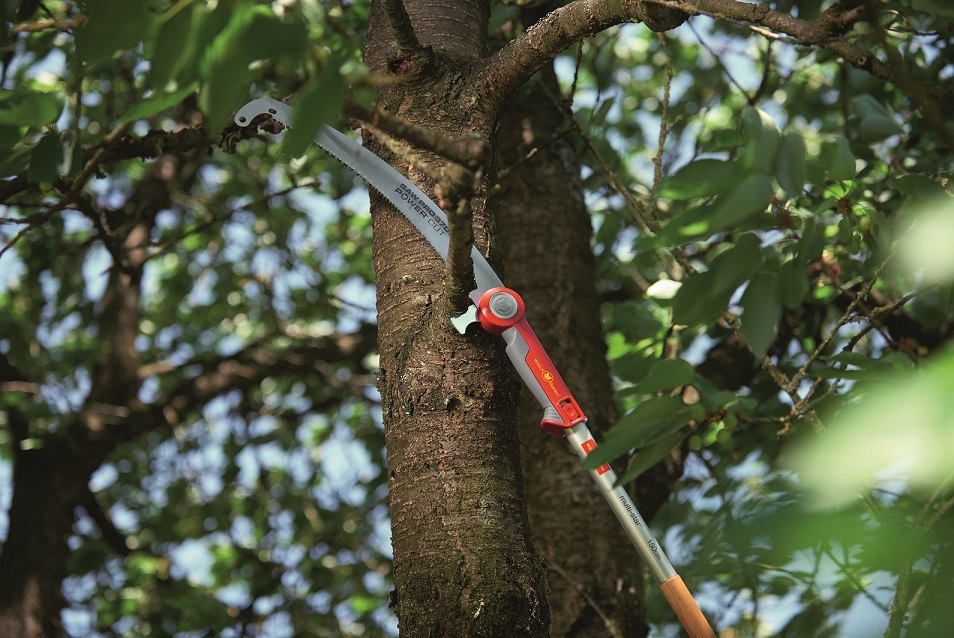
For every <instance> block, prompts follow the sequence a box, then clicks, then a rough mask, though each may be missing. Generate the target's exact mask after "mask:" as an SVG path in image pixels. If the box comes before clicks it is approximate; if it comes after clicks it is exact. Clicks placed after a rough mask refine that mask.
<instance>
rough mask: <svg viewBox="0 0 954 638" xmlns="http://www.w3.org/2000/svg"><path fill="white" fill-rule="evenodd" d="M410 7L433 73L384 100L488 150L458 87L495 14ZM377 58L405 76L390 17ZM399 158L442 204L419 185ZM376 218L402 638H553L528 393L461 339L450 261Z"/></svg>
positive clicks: (480, 212)
mask: <svg viewBox="0 0 954 638" xmlns="http://www.w3.org/2000/svg"><path fill="white" fill-rule="evenodd" d="M406 6H407V10H408V13H409V14H410V18H411V23H412V24H413V25H414V28H415V31H416V36H417V38H419V39H420V41H421V43H422V44H423V45H425V46H431V47H433V50H434V54H435V61H434V64H432V65H430V66H429V67H428V68H426V69H424V70H422V71H421V72H419V73H417V74H415V75H414V76H413V77H410V76H409V77H405V79H404V81H403V82H401V83H399V84H396V85H393V86H389V87H384V88H382V91H381V104H382V106H384V107H386V108H387V109H388V110H389V111H391V112H393V113H396V114H398V115H399V116H401V117H402V118H404V119H406V120H409V121H411V122H414V123H417V124H419V125H421V126H426V127H428V128H432V129H434V130H436V131H437V132H439V133H442V134H444V135H446V136H448V137H452V138H456V137H460V136H462V135H470V134H477V135H480V136H483V137H484V138H485V139H489V135H490V125H489V124H488V123H486V122H483V121H481V120H480V118H475V117H474V114H473V113H471V112H470V111H469V110H468V108H467V106H466V104H463V103H461V101H459V97H460V95H459V92H458V88H459V87H458V84H457V81H458V80H459V78H461V77H463V76H464V74H465V69H466V65H467V64H468V61H469V60H475V59H477V58H479V57H480V56H482V55H483V54H484V38H485V34H486V20H487V15H488V10H489V4H488V3H487V2H478V1H471V2H455V3H446V2H406ZM365 57H366V61H367V62H368V65H369V66H370V67H371V69H372V70H373V71H375V72H378V73H384V72H386V70H387V69H388V67H389V62H391V63H392V64H391V65H390V66H391V68H397V67H400V66H401V65H400V64H394V63H393V62H394V61H395V60H397V58H398V55H397V50H396V48H395V47H394V44H393V39H392V34H391V30H390V27H389V24H388V22H387V20H386V19H385V16H384V15H383V13H382V10H381V6H380V5H375V7H374V10H373V12H372V18H371V24H370V27H369V33H368V44H367V49H366V56H365ZM367 141H368V143H369V144H370V145H371V146H373V147H374V146H375V144H374V142H373V140H371V139H370V138H369V139H368V140H367ZM375 150H376V151H378V152H380V153H381V155H382V156H384V157H385V158H388V156H389V154H388V153H387V152H382V151H381V149H380V148H375ZM389 159H390V160H391V161H392V163H394V164H395V165H396V166H397V167H398V169H399V170H402V171H405V172H409V174H410V175H411V177H412V179H414V180H415V181H416V182H418V184H419V185H420V186H421V188H422V189H424V190H425V192H433V185H432V184H429V183H427V182H426V181H425V180H423V179H422V178H421V176H420V174H418V173H416V172H414V171H408V168H407V166H406V164H405V163H403V162H401V161H400V160H399V159H396V158H394V157H393V156H392V157H390V158H389ZM424 159H425V160H426V161H427V162H429V163H431V164H432V165H439V163H440V160H439V159H438V158H435V157H429V156H424ZM474 211H475V215H476V216H477V217H478V218H479V219H481V220H486V219H487V216H488V211H487V209H486V206H485V202H484V200H475V202H474ZM372 215H373V224H374V268H375V281H376V286H377V290H378V325H379V347H380V353H381V362H380V368H381V372H380V379H379V387H380V391H381V398H382V408H383V414H384V422H385V437H386V443H387V450H388V455H387V461H388V471H389V489H390V509H391V519H392V523H391V526H392V539H393V551H394V581H395V589H396V612H397V616H398V621H399V627H400V630H401V634H402V635H404V636H411V637H417V636H455V637H456V636H514V637H516V636H528V637H530V636H533V637H539V636H547V635H548V632H549V622H550V619H549V610H548V607H547V600H546V594H545V592H546V586H545V571H544V567H543V565H542V563H541V561H540V559H539V557H538V555H537V554H536V552H535V550H534V547H533V543H532V541H531V538H530V533H529V525H528V522H527V515H526V505H525V497H524V493H523V487H522V477H521V472H520V457H519V451H518V438H517V432H516V426H515V414H516V404H517V400H518V397H519V393H518V386H517V384H516V381H515V379H514V377H513V375H510V374H507V373H506V371H507V370H508V369H509V367H510V366H509V363H508V362H507V360H506V358H505V355H504V354H503V352H502V348H501V342H500V340H499V339H497V338H495V337H491V336H490V335H487V334H480V333H478V334H472V333H471V334H468V335H466V336H461V335H458V334H456V333H455V332H454V331H453V328H452V327H451V325H450V323H449V316H450V313H451V310H450V309H449V307H448V305H447V304H446V303H444V300H443V299H442V298H441V297H442V280H443V273H444V266H443V263H442V262H441V260H440V259H439V258H438V257H437V255H436V254H435V253H434V251H433V249H432V248H431V247H430V246H429V245H428V244H427V243H426V242H425V241H424V240H423V238H422V237H421V236H420V235H419V234H418V233H417V232H416V231H415V230H414V229H413V227H412V226H411V225H410V224H409V223H407V222H406V220H404V219H403V217H402V216H401V215H400V214H398V213H397V212H396V211H394V210H393V209H392V208H391V207H390V206H388V205H387V204H386V202H384V201H383V199H382V198H380V197H379V196H372Z"/></svg>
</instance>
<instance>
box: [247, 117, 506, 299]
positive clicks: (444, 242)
mask: <svg viewBox="0 0 954 638" xmlns="http://www.w3.org/2000/svg"><path fill="white" fill-rule="evenodd" d="M260 116H271V117H272V119H274V120H276V121H278V122H279V123H281V124H282V125H284V126H286V127H289V128H290V127H291V124H292V121H293V118H294V109H293V108H292V107H290V106H288V105H287V104H283V103H281V102H279V101H278V100H274V99H272V98H259V99H257V100H252V101H251V102H249V103H248V104H246V105H245V106H243V107H242V108H240V109H239V110H238V113H236V114H235V123H236V124H238V125H239V126H248V125H249V124H251V123H252V121H253V120H255V119H257V118H259V117H260ZM315 144H317V145H318V146H320V147H321V148H323V149H324V150H325V151H327V152H328V153H330V154H331V155H332V156H333V157H334V158H335V159H337V160H338V161H339V162H341V163H342V164H344V165H345V166H347V167H348V168H350V169H351V170H353V171H354V172H355V173H357V174H358V176H359V177H361V178H362V179H363V180H364V181H366V182H367V183H368V185H369V186H371V187H373V188H374V189H375V190H376V191H378V192H379V193H381V195H383V196H384V198H385V199H387V200H388V201H389V202H391V205H393V206H394V207H395V208H396V209H397V210H398V211H400V213H401V214H402V215H404V216H405V217H406V218H407V219H408V221H410V222H411V223H412V224H414V227H415V228H417V230H418V231H420V233H421V234H422V235H423V236H424V238H425V239H427V241H428V242H429V243H430V244H431V246H433V247H434V250H435V251H437V254H438V255H439V256H440V258H441V259H443V260H444V261H447V247H448V239H449V234H450V228H449V227H448V225H447V216H446V215H445V214H444V211H442V210H441V209H440V207H439V206H438V205H437V204H435V203H434V202H433V201H431V199H430V198H429V197H428V196H427V195H425V194H424V192H423V191H422V190H421V189H419V188H418V187H417V186H415V185H414V184H413V183H411V181H410V180H409V179H408V178H406V177H405V176H404V175H401V173H399V172H398V171H397V170H395V169H394V168H393V167H392V166H391V165H390V164H388V163H387V162H385V161H384V160H382V159H381V158H380V157H378V156H377V155H375V154H374V153H372V152H371V151H369V150H368V149H366V148H364V147H363V146H361V145H360V144H358V143H357V142H355V141H354V140H352V139H351V138H350V137H348V136H346V135H344V134H342V133H341V132H339V131H337V130H336V129H333V128H331V127H330V126H327V125H325V124H322V125H321V128H320V129H319V130H318V134H317V135H316V136H315ZM470 254H471V259H472V260H473V262H474V277H475V278H476V280H477V290H476V291H475V292H474V293H472V296H473V294H476V295H477V296H479V295H481V294H483V293H484V292H486V291H487V290H490V289H491V288H496V287H498V286H503V282H501V280H500V277H498V276H497V273H495V272H494V269H493V268H491V267H490V264H488V263H487V260H486V259H485V258H484V256H483V255H482V254H480V252H479V251H478V250H477V248H471V252H470Z"/></svg>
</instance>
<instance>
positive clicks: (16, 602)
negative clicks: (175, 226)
mask: <svg viewBox="0 0 954 638" xmlns="http://www.w3.org/2000/svg"><path fill="white" fill-rule="evenodd" d="M151 183H152V181H151V180H150V179H146V180H144V181H143V182H141V183H140V185H139V187H140V189H141V190H140V191H137V194H143V195H146V194H147V193H149V192H150V191H147V190H146V189H147V188H148V186H149V185H150V184H151ZM162 192H164V191H162ZM167 201H168V194H166V196H165V197H160V198H155V197H146V196H143V197H140V198H137V197H132V198H130V202H138V203H139V204H140V205H141V206H144V207H145V208H146V209H147V210H149V208H150V207H152V208H151V210H152V212H151V213H148V212H147V213H146V214H145V215H142V217H144V218H146V219H147V221H149V223H151V220H152V218H153V216H154V215H155V211H156V210H159V208H161V207H162V206H163V205H164V204H165V203H166V202H167ZM132 212H133V211H132V210H131V209H130V210H124V211H112V213H113V215H114V218H113V219H112V220H111V226H112V227H114V228H115V227H118V226H120V223H121V222H123V221H125V220H126V219H128V218H129V216H130V215H129V213H132ZM137 212H138V211H137ZM148 235H149V233H148V229H147V225H146V224H145V223H137V224H134V225H131V227H130V228H129V230H128V231H127V232H126V233H125V234H124V235H123V236H121V237H118V238H115V239H114V238H113V237H103V239H104V241H110V242H112V241H115V242H116V244H115V245H114V249H115V254H114V256H115V255H120V256H121V257H120V259H122V263H118V261H114V262H113V265H112V268H111V270H110V274H109V281H108V283H107V286H106V289H105V291H104V294H103V298H102V300H101V302H100V312H99V316H98V317H97V329H98V334H99V340H100V352H99V359H98V361H97V362H96V365H95V366H94V368H93V371H92V375H91V377H92V378H91V385H90V391H89V394H88V395H87V397H86V401H85V402H84V405H83V408H82V409H81V411H80V414H79V415H77V418H74V419H64V421H65V422H64V423H61V424H60V425H59V427H58V428H57V429H55V430H54V431H52V432H46V433H45V435H44V436H42V437H39V438H38V441H39V445H38V446H36V447H28V446H26V445H25V443H26V442H27V441H31V442H32V440H31V439H30V438H29V436H30V434H29V426H28V424H27V423H26V421H25V420H24V419H22V418H21V417H20V415H18V414H16V413H13V412H10V413H8V418H9V419H10V420H11V423H10V430H11V432H12V433H13V435H14V437H13V438H14V451H13V500H12V502H11V505H10V512H9V519H10V531H9V534H8V535H7V539H6V541H5V542H4V544H3V549H2V552H0V636H3V637H4V638H7V637H9V638H34V637H43V638H52V637H53V636H61V635H63V630H62V627H61V623H60V613H61V611H62V609H63V607H64V605H65V600H64V598H63V594H62V583H63V580H64V579H65V578H66V576H67V575H68V573H69V572H68V570H67V559H68V558H69V545H68V540H69V537H70V534H72V532H73V523H74V520H75V510H76V507H77V506H78V505H80V504H81V503H82V502H83V499H84V496H86V495H87V490H88V482H89V478H90V475H91V474H92V473H93V471H94V470H95V469H96V468H97V467H99V465H100V464H101V463H102V462H103V460H104V459H105V458H106V457H107V455H108V454H109V452H110V450H111V449H112V447H113V446H114V445H115V441H114V440H112V438H111V436H110V434H111V431H110V430H109V428H110V427H111V426H115V424H116V421H117V415H121V414H122V412H123V410H125V409H126V408H127V406H128V405H129V402H130V401H132V400H133V399H135V397H136V392H137V389H138V385H139V378H138V374H137V367H138V363H139V357H138V353H137V351H136V347H135V336H136V334H137V333H138V330H139V301H140V284H141V278H142V265H143V263H144V260H145V254H146V253H145V249H144V246H145V245H146V239H147V238H148ZM43 428H44V429H45V428H46V426H43ZM38 429H40V428H38ZM24 448H26V449H24Z"/></svg>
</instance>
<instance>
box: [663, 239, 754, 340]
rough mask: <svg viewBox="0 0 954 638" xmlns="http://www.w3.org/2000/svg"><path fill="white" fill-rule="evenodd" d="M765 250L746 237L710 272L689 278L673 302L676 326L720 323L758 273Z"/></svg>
mask: <svg viewBox="0 0 954 638" xmlns="http://www.w3.org/2000/svg"><path fill="white" fill-rule="evenodd" d="M761 264H762V250H761V248H760V241H759V239H758V237H756V236H755V235H753V234H751V233H746V234H744V235H742V236H741V237H740V238H739V240H738V242H737V243H736V245H735V246H733V247H732V248H730V249H729V250H727V251H725V252H724V253H722V254H720V255H719V256H718V257H716V258H715V259H714V260H713V261H712V264H711V265H710V266H709V270H707V271H705V272H701V273H697V274H695V275H692V276H690V277H687V278H686V280H685V281H684V282H683V285H682V287H681V288H680V289H679V292H678V293H676V298H675V299H674V300H673V307H672V320H673V323H676V324H682V325H686V326H690V327H691V326H695V325H698V324H703V325H708V324H711V323H713V322H715V321H716V319H718V318H719V316H720V315H721V314H722V312H723V311H724V310H725V308H726V306H727V305H728V303H729V300H730V299H731V298H732V293H734V292H735V290H736V289H737V288H738V287H739V286H741V285H742V283H743V282H745V281H746V280H747V279H748V278H749V277H751V276H752V274H753V273H755V271H756V270H758V268H759V266H761Z"/></svg>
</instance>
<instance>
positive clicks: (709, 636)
mask: <svg viewBox="0 0 954 638" xmlns="http://www.w3.org/2000/svg"><path fill="white" fill-rule="evenodd" d="M263 116H270V117H271V118H272V119H273V120H275V121H277V122H278V123H279V124H282V125H283V126H285V127H290V125H291V123H292V121H293V109H292V107H290V106H288V105H287V104H283V103H282V102H279V101H278V100H274V99H271V98H259V99H256V100H252V101H251V102H249V103H248V104H246V105H245V106H243V107H242V108H240V109H239V110H238V112H237V113H236V114H235V123H236V124H238V125H239V126H242V127H245V126H249V125H250V124H251V123H252V122H253V121H256V122H259V121H262V120H263V119H265V118H264V117H263ZM315 144H317V145H318V146H319V147H321V148H322V149H324V150H325V151H327V152H328V153H330V154H331V155H333V156H334V157H335V158H336V159H338V160H339V161H340V162H342V163H343V164H345V165H346V166H348V167H349V168H350V169H351V170H353V171H354V172H355V173H357V174H358V175H359V176H360V177H361V178H362V179H364V180H365V181H366V182H367V183H368V184H369V185H370V186H372V187H373V188H374V189H375V190H377V191H378V192H379V193H381V195H383V196H384V197H385V199H387V200H388V201H389V202H390V203H391V204H392V205H393V206H394V207H395V208H396V209H397V210H398V211H400V212H401V214H403V215H404V217H406V218H407V220H408V221H410V222H411V224H413V225H414V227H415V228H417V230H418V231H420V233H421V234H422V235H423V236H424V237H425V238H426V239H427V241H428V242H429V243H430V244H431V246H433V248H434V250H435V251H436V252H437V254H438V255H440V257H441V258H442V259H444V260H445V261H446V260H447V251H448V242H449V235H450V229H449V227H448V224H447V216H446V215H445V214H444V212H443V211H442V210H441V209H440V207H439V206H437V205H436V204H435V203H434V202H432V201H431V200H430V198H428V196H427V195H425V194H424V192H423V191H421V190H420V189H419V188H418V187H417V186H415V185H414V184H413V183H411V181H410V180H409V179H407V178H406V177H405V176H404V175H402V174H401V173H399V172H398V171H397V170H395V169H394V168H393V167H391V165H389V164H388V163H387V162H385V161H384V160H382V159H381V158H379V157H378V156H377V155H375V154H374V153H372V152H371V151H369V150H368V149H366V148H364V147H362V146H361V145H360V144H358V143H357V142H355V141H353V140H352V139H351V138H349V137H347V136H346V135H344V134H342V133H341V132H339V131H337V130H335V129H334V128H331V127H330V126H327V125H322V126H321V127H320V129H319V132H318V134H317V136H316V137H315ZM471 257H472V259H473V263H474V276H475V279H476V281H477V288H476V289H475V290H474V291H473V292H471V293H470V299H471V301H473V305H471V306H469V307H468V309H467V311H466V312H465V313H464V314H463V315H461V316H460V317H456V318H454V319H452V320H451V321H452V323H453V324H454V327H455V328H456V329H457V331H458V332H460V333H461V334H463V333H464V332H465V331H466V329H467V327H468V326H469V325H471V324H472V323H479V324H480V326H481V327H482V328H483V329H484V330H486V331H487V332H490V333H491V334H495V335H499V336H501V337H503V339H504V341H505V342H506V343H507V348H506V351H507V356H508V357H509V358H510V361H511V363H513V366H514V368H516V370H517V373H518V374H519V375H520V378H521V379H522V380H523V382H524V383H525V384H526V385H527V387H528V388H529V389H530V391H531V392H532V393H533V396H534V398H535V399H536V400H537V401H538V402H539V403H540V405H541V406H542V407H543V418H542V420H541V426H542V427H543V429H544V430H546V431H547V432H548V433H549V434H551V435H553V436H556V437H564V438H566V440H567V441H568V442H569V443H570V445H571V446H572V448H573V451H574V452H575V453H576V454H577V455H578V456H579V457H580V459H581V460H582V459H585V458H586V457H587V456H588V455H589V454H590V453H591V452H593V450H595V449H596V442H595V441H594V440H593V436H592V435H591V434H590V431H589V429H588V428H587V427H586V421H587V417H586V415H585V414H584V413H583V410H582V409H581V408H580V406H579V404H578V403H577V402H576V399H574V398H573V395H572V394H571V393H570V390H569V388H568V387H567V385H566V383H565V382H564V381H563V378H562V377H561V376H560V373H559V372H558V371H557V369H556V366H554V365H553V362H552V361H551V360H550V357H549V356H548V355H547V353H546V350H544V348H543V346H542V345H541V344H540V341H539V339H537V337H536V335H535V334H534V333H533V330H532V329H531V328H530V324H529V323H528V322H527V319H526V318H525V316H524V311H525V305H524V302H523V299H521V297H520V295H518V294H517V293H516V292H515V291H513V290H511V289H510V288H507V287H506V286H504V284H503V282H502V281H501V280H500V277H498V276H497V273H495V272H494V269H493V268H491V267H490V264H489V263H487V260H486V259H485V258H484V256H483V255H482V254H481V253H480V251H478V250H477V248H476V247H474V248H472V249H471ZM589 473H590V476H591V477H592V478H593V480H594V481H595V482H596V485H597V486H598V487H599V489H600V491H601V492H602V493H603V496H604V497H605V498H606V502H607V503H608V504H609V506H610V508H611V509H612V510H613V513H614V514H616V518H617V519H619V522H620V524H621V525H622V526H623V529H624V530H625V531H626V535H627V536H628V537H629V539H630V540H631V541H632V542H633V545H634V546H635V548H636V551H637V552H638V553H639V555H640V557H641V558H642V559H643V561H644V562H645V563H646V567H647V568H648V570H649V572H650V573H651V574H652V575H653V578H655V579H656V582H657V583H659V588H660V590H661V591H662V593H663V595H664V596H665V597H666V600H667V601H668V602H669V604H670V606H671V607H672V609H673V611H674V612H675V614H676V616H677V617H678V618H679V622H680V623H682V626H683V627H684V628H685V630H686V631H687V632H688V634H689V636H690V637H691V638H715V633H714V632H713V631H712V628H711V627H710V626H709V623H708V622H707V621H706V619H705V616H703V614H702V611H701V610H700V609H699V606H698V604H696V601H695V600H694V599H693V598H692V595H691V594H690V593H689V590H688V589H687V588H686V585H685V583H684V582H683V581H682V578H681V577H680V576H679V575H678V574H677V573H676V570H675V569H674V568H673V566H672V563H670V562H669V558H667V557H666V554H665V552H664V551H663V549H662V547H661V546H660V544H659V541H657V540H656V537H655V536H653V533H652V532H651V531H650V529H649V527H648V526H647V525H646V522H645V521H644V520H643V518H642V516H641V515H640V514H639V511H638V510H637V509H636V506H635V505H634V504H633V501H632V499H631V498H630V496H629V494H628V493H627V492H626V491H625V490H624V489H623V488H622V487H621V486H618V485H616V474H615V472H613V470H612V468H611V467H610V466H609V465H608V464H605V463H604V464H603V465H600V466H599V467H597V468H595V469H592V470H590V471H589Z"/></svg>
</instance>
